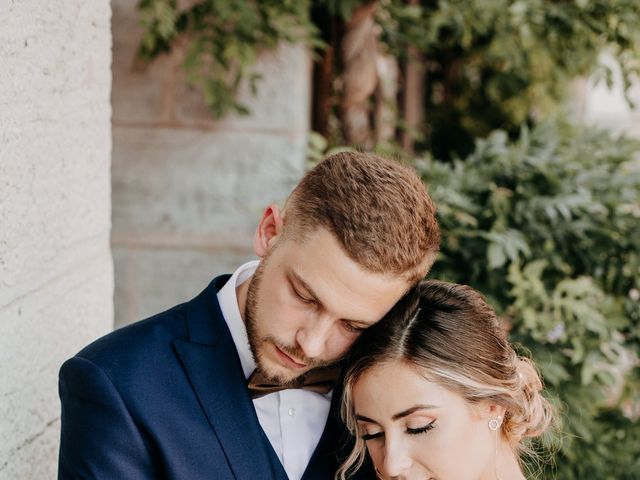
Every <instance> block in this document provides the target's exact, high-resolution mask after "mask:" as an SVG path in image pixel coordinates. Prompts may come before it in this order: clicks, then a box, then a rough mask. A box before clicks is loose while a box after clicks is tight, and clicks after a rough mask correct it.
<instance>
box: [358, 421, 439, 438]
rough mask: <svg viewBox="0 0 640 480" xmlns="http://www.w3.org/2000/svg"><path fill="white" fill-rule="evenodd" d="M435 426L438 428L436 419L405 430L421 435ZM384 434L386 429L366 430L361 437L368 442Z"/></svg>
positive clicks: (410, 433) (408, 432)
mask: <svg viewBox="0 0 640 480" xmlns="http://www.w3.org/2000/svg"><path fill="white" fill-rule="evenodd" d="M434 428H436V421H435V420H431V421H430V422H429V423H427V424H426V425H423V426H420V427H407V428H406V430H405V433H407V434H409V435H420V434H422V433H428V432H429V431H430V430H433V429H434ZM383 435H384V431H383V430H379V431H375V432H365V433H364V434H362V435H361V436H360V438H362V440H364V441H365V442H366V441H367V440H374V439H376V438H380V437H382V436H383Z"/></svg>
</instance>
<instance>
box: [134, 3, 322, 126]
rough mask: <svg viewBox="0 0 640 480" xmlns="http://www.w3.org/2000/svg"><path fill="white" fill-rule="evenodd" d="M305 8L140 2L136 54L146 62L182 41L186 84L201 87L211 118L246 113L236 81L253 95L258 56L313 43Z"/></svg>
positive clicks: (300, 5) (298, 5)
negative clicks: (139, 39)
mask: <svg viewBox="0 0 640 480" xmlns="http://www.w3.org/2000/svg"><path fill="white" fill-rule="evenodd" d="M309 8H310V1H309V0H302V1H296V0H260V1H255V2H247V1H244V0H201V1H198V2H190V6H189V7H188V8H186V9H180V8H178V3H177V1H176V0H141V1H140V3H139V5H138V9H139V12H140V21H141V24H142V26H143V28H144V36H143V39H142V42H141V44H140V48H139V51H138V55H139V57H140V58H142V59H147V60H149V59H151V58H154V57H156V56H157V55H159V54H160V53H162V52H167V51H169V50H170V49H171V48H172V47H173V46H174V45H175V44H177V43H178V42H179V41H180V40H181V39H184V40H186V44H187V46H186V49H187V51H186V57H185V61H184V68H185V70H186V72H187V76H188V77H187V79H188V81H189V82H190V83H191V84H193V85H196V86H198V87H199V88H200V90H201V91H202V93H203V96H204V101H205V103H206V105H207V106H208V107H209V109H210V110H211V112H212V113H213V115H214V117H215V118H220V117H222V116H224V115H225V114H226V113H228V112H237V113H240V114H246V113H248V108H247V107H246V105H243V104H241V103H239V102H238V101H237V100H236V94H237V91H238V88H239V85H240V82H241V81H242V80H243V79H246V80H247V81H248V82H249V84H250V85H251V87H252V90H254V91H255V89H256V85H257V82H258V80H259V76H258V75H257V74H256V73H255V72H253V70H252V67H253V65H254V63H255V61H256V59H257V57H258V55H259V54H260V53H261V52H262V51H264V50H273V49H274V48H275V47H276V46H277V45H278V44H279V43H280V42H309V43H313V39H314V38H315V36H314V34H315V27H314V26H313V25H312V23H311V22H310V20H309Z"/></svg>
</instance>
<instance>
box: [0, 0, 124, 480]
mask: <svg viewBox="0 0 640 480" xmlns="http://www.w3.org/2000/svg"><path fill="white" fill-rule="evenodd" d="M0 11H1V14H0V15H1V18H2V20H1V21H0V65H2V66H1V67H0V378H1V379H2V381H0V478H2V479H7V480H9V479H12V480H13V479H16V480H17V479H19V480H26V479H38V480H40V479H45V478H55V476H56V474H55V472H56V462H57V449H58V437H59V414H60V413H59V412H60V406H59V402H58V395H57V383H58V382H57V372H58V369H59V367H60V365H61V363H62V362H63V361H64V360H65V359H66V358H68V357H69V356H71V355H73V354H74V353H75V352H76V351H78V350H79V349H80V348H81V347H82V346H83V345H85V344H86V343H88V342H89V341H91V340H93V339H94V338H96V337H98V336H100V335H102V334H104V333H106V332H108V331H109V330H110V329H111V328H112V325H113V302H112V297H113V269H112V261H111V255H110V249H109V229H110V209H111V207H110V172H109V168H110V151H111V134H110V131H111V126H110V122H109V116H110V105H109V91H110V87H111V74H110V69H109V67H110V61H111V35H110V28H109V27H110V25H109V19H110V6H109V3H108V1H107V0H60V1H57V2H51V1H49V0H24V1H21V2H9V1H2V2H0Z"/></svg>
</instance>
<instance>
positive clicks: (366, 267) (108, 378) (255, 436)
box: [59, 153, 439, 480]
mask: <svg viewBox="0 0 640 480" xmlns="http://www.w3.org/2000/svg"><path fill="white" fill-rule="evenodd" d="M438 243H439V230H438V226H437V223H436V220H435V208H434V206H433V204H432V202H431V200H430V199H429V197H428V195H427V193H426V191H425V188H424V186H423V185H422V183H421V182H420V179H419V178H418V177H417V175H416V174H415V172H414V171H413V170H411V169H409V168H407V167H404V166H402V165H400V164H398V163H396V162H393V161H390V160H386V159H383V158H380V157H377V156H374V155H368V154H363V153H341V154H337V155H334V156H331V157H329V158H327V159H326V160H324V161H323V162H321V163H320V164H318V165H317V166H316V167H315V168H314V169H313V170H311V171H310V172H309V173H307V175H306V176H305V177H304V178H303V179H302V181H301V182H300V184H299V185H298V186H297V187H296V188H295V190H294V191H293V193H292V194H291V195H290V197H289V199H288V200H287V202H286V205H285V208H284V209H283V210H282V211H280V210H279V209H278V207H277V206H276V205H271V206H269V207H267V208H266V210H265V211H264V214H263V216H262V218H261V220H260V222H259V224H258V227H257V230H256V234H255V238H254V250H255V253H256V254H257V256H258V257H260V261H259V262H250V263H248V264H245V265H243V266H241V267H240V268H239V269H238V270H236V272H235V273H234V274H233V275H231V276H229V275H225V276H221V277H217V278H216V279H214V280H213V281H212V282H211V284H210V285H209V286H208V287H207V288H206V289H205V290H204V291H203V292H202V293H201V294H200V295H199V296H197V297H196V298H194V299H193V300H191V301H190V302H187V303H185V304H182V305H178V306H176V307H174V308H172V309H171V310H168V311H167V312H164V313H161V314H159V315H156V316H154V317H152V318H149V319H147V320H144V321H142V322H138V323H135V324H133V325H130V326H128V327H125V328H123V329H120V330H117V331H115V332H113V333H111V334H109V335H107V336H105V337H103V338H102V339H99V340H97V341H96V342H94V343H93V344H91V345H89V346H88V347H86V348H85V349H84V350H82V351H81V352H80V353H78V354H77V355H76V356H75V357H74V358H72V359H70V360H68V361H67V362H66V363H65V364H64V365H63V367H62V369H61V371H60V397H61V400H62V433H61V446H60V458H59V478H60V479H76V478H105V479H125V478H126V479H129V478H136V479H137V478H141V479H147V478H149V479H151V478H154V479H155V478H167V479H169V478H171V479H188V480H197V479H205V478H207V479H247V480H249V479H250V480H255V479H270V478H274V479H286V478H289V479H295V480H299V479H305V480H311V479H323V480H324V479H330V478H332V477H333V474H334V472H335V470H336V468H337V465H338V464H337V462H338V459H337V454H336V452H337V449H338V444H339V437H340V433H341V427H340V423H339V421H338V410H339V409H338V408H337V407H338V406H339V400H340V399H339V392H332V391H328V390H329V389H330V387H331V384H330V383H329V382H330V380H331V379H328V378H318V379H316V378H315V377H316V376H322V375H325V376H326V374H331V373H332V372H331V368H330V366H331V365H332V364H335V363H336V362H337V361H339V360H340V359H341V358H342V357H343V356H344V354H345V353H346V352H347V350H348V348H349V346H350V345H351V344H352V343H353V342H354V341H355V339H356V338H357V337H358V335H359V333H360V332H361V331H362V330H364V329H366V328H367V327H369V326H371V325H372V324H374V323H375V322H377V321H378V320H379V319H380V318H382V317H383V316H384V315H385V313H386V312H387V311H388V310H389V309H390V308H391V307H392V306H393V305H394V303H395V302H396V301H397V300H398V299H399V298H400V297H401V296H402V295H403V294H404V293H405V292H406V291H407V290H408V289H409V288H410V287H411V286H412V285H413V284H415V283H416V282H417V281H418V280H419V279H421V278H422V277H423V276H424V275H425V274H426V273H427V270H428V269H429V268H430V266H431V264H432V263H433V261H434V259H435V255H436V252H437V249H438ZM247 380H249V382H248V383H249V388H248V387H247ZM305 383H307V384H308V385H305ZM274 385H275V386H274ZM283 387H284V389H281V388H283Z"/></svg>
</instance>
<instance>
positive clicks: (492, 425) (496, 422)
mask: <svg viewBox="0 0 640 480" xmlns="http://www.w3.org/2000/svg"><path fill="white" fill-rule="evenodd" d="M501 423H502V417H498V418H492V419H491V420H489V430H493V431H494V432H495V431H496V430H498V428H500V424H501Z"/></svg>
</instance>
